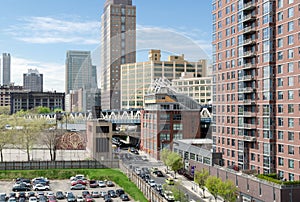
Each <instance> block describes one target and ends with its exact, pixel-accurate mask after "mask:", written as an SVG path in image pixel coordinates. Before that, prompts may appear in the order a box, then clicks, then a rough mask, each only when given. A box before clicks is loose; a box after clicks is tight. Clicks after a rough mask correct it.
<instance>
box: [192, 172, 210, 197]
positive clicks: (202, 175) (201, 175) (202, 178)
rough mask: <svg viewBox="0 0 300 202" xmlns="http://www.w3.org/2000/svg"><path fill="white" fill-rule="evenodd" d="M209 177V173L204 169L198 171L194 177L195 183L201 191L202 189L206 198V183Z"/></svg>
mask: <svg viewBox="0 0 300 202" xmlns="http://www.w3.org/2000/svg"><path fill="white" fill-rule="evenodd" d="M208 177H209V172H208V171H207V170H206V169H202V170H201V171H196V172H195V176H194V181H195V182H196V183H197V184H198V185H199V187H200V189H202V192H203V197H204V198H205V182H206V180H207V178H208Z"/></svg>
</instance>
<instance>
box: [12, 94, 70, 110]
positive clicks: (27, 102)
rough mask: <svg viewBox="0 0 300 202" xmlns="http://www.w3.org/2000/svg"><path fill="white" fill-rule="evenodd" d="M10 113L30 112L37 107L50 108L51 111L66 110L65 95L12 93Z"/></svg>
mask: <svg viewBox="0 0 300 202" xmlns="http://www.w3.org/2000/svg"><path fill="white" fill-rule="evenodd" d="M10 96H11V97H10V113H11V114H14V113H16V112H18V111H20V110H24V111H27V110H30V109H34V108H35V107H39V106H42V107H48V108H50V110H55V109H61V110H62V111H64V110H65V93H57V92H11V93H10Z"/></svg>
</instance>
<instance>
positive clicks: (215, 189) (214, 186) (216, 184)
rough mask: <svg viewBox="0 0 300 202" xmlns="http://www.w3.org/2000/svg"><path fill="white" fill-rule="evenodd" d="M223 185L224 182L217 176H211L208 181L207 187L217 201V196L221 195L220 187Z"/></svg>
mask: <svg viewBox="0 0 300 202" xmlns="http://www.w3.org/2000/svg"><path fill="white" fill-rule="evenodd" d="M221 184H222V180H221V179H220V178H217V177H216V176H209V177H208V178H207V180H206V183H205V186H206V188H207V189H208V191H209V192H210V193H211V194H212V195H213V197H214V198H215V201H216V199H217V196H218V195H219V194H220V191H219V190H220V187H221Z"/></svg>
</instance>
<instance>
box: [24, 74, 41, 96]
mask: <svg viewBox="0 0 300 202" xmlns="http://www.w3.org/2000/svg"><path fill="white" fill-rule="evenodd" d="M23 87H24V89H25V90H28V91H32V92H43V74H40V73H39V72H38V70H37V69H35V70H34V69H29V70H28V72H27V73H25V74H23Z"/></svg>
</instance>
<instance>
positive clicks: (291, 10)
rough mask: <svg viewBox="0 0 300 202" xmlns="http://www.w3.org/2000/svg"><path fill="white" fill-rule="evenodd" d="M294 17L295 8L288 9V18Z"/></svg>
mask: <svg viewBox="0 0 300 202" xmlns="http://www.w3.org/2000/svg"><path fill="white" fill-rule="evenodd" d="M293 16H294V8H293V7H292V8H289V9H288V18H291V17H293Z"/></svg>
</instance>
